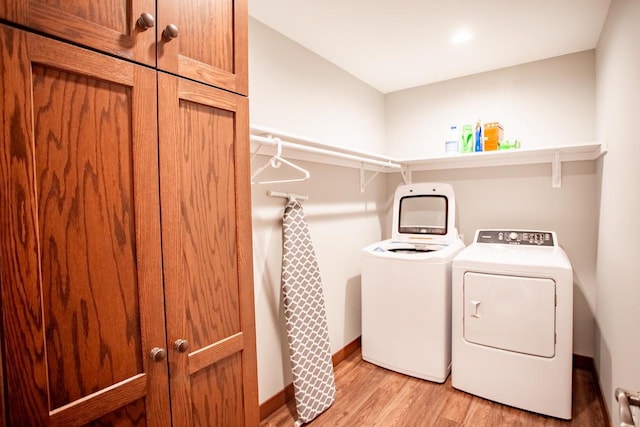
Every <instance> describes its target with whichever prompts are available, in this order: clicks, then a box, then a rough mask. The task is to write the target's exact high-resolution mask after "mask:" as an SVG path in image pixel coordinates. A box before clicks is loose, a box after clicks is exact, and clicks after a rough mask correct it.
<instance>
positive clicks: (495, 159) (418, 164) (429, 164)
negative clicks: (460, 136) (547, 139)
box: [394, 143, 605, 171]
mask: <svg viewBox="0 0 640 427" xmlns="http://www.w3.org/2000/svg"><path fill="white" fill-rule="evenodd" d="M556 153H559V155H560V161H562V162H573V161H580V160H595V159H597V158H598V157H600V156H601V155H603V154H604V153H605V150H603V149H602V146H601V144H600V143H588V144H577V145H565V146H558V147H544V148H532V149H522V148H518V149H512V150H499V151H485V152H482V153H452V154H449V155H443V156H436V157H428V158H418V159H395V160H394V161H395V162H398V163H401V164H403V165H408V166H410V167H411V170H413V171H421V170H436V169H461V168H479V167H489V166H509V165H526V164H534V163H553V161H554V159H555V156H556Z"/></svg>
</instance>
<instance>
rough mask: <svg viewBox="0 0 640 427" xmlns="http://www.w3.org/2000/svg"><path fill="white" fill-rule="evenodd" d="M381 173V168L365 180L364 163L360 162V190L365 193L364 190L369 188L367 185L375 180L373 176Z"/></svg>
mask: <svg viewBox="0 0 640 427" xmlns="http://www.w3.org/2000/svg"><path fill="white" fill-rule="evenodd" d="M379 173H380V170H377V171H376V173H374V174H373V175H372V176H371V177H370V178H369V179H368V180H366V181H365V175H364V163H360V192H361V193H364V190H365V188H367V185H369V184H370V183H371V181H373V178H375V177H376V176H378V174H379Z"/></svg>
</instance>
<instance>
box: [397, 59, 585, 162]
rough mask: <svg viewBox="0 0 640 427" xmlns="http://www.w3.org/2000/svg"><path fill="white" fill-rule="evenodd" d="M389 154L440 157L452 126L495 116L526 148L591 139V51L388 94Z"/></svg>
mask: <svg viewBox="0 0 640 427" xmlns="http://www.w3.org/2000/svg"><path fill="white" fill-rule="evenodd" d="M385 102H386V129H387V136H386V140H387V152H388V154H389V155H392V156H396V157H402V158H412V157H428V156H434V155H441V154H443V153H444V142H445V139H446V137H447V132H448V130H449V126H451V125H452V124H456V125H458V128H459V129H461V128H462V125H463V124H472V125H473V126H475V122H476V121H477V120H478V119H481V120H482V121H483V122H492V121H499V122H500V123H502V125H503V126H504V132H505V138H506V139H508V140H513V139H517V140H519V141H520V142H521V143H522V147H523V148H540V147H547V146H556V145H566V144H576V143H582V142H593V141H594V140H595V120H594V118H595V67H594V52H593V51H586V52H581V53H575V54H571V55H565V56H560V57H557V58H552V59H546V60H543V61H537V62H532V63H529V64H524V65H518V66H515V67H509V68H504V69H500V70H496V71H489V72H486V73H481V74H475V75H472V76H468V77H462V78H457V79H453V80H448V81H445V82H441V83H436V84H430V85H425V86H420V87H417V88H413V89H407V90H403V91H398V92H394V93H391V94H387V96H386V98H385Z"/></svg>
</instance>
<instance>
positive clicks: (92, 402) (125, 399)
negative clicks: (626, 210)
mask: <svg viewBox="0 0 640 427" xmlns="http://www.w3.org/2000/svg"><path fill="white" fill-rule="evenodd" d="M146 388H147V379H146V376H145V375H144V374H140V375H136V376H133V377H131V378H129V379H127V380H125V381H123V382H122V383H120V384H117V385H114V386H112V387H108V388H105V389H103V390H100V391H98V392H97V393H94V394H93V395H90V396H87V397H84V398H82V399H79V400H77V401H75V402H73V403H71V404H69V405H67V406H66V407H63V408H59V409H55V410H53V411H51V414H50V415H51V425H52V426H60V427H63V426H79V425H84V424H86V423H89V422H91V421H93V420H95V419H97V418H98V417H99V418H102V419H108V418H118V417H117V414H115V413H117V412H125V413H126V412H129V411H128V410H123V408H126V407H127V406H129V405H130V404H131V402H134V401H136V400H137V403H136V404H135V405H133V406H134V407H136V406H138V407H139V406H140V402H142V403H144V400H143V399H141V398H142V397H143V396H144V395H145V394H146ZM139 411H140V410H137V411H136V412H139ZM142 412H143V416H144V412H145V411H144V405H143V406H142ZM105 414H107V415H105ZM99 418H98V419H99ZM133 418H134V419H138V418H140V416H135V417H133ZM130 420H131V417H130V416H127V417H126V418H125V419H124V420H119V421H118V422H120V423H123V422H128V421H130Z"/></svg>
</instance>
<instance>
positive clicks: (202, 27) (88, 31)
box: [0, 0, 248, 95]
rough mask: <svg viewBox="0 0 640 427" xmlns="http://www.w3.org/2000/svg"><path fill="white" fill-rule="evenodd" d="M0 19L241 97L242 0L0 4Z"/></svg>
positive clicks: (8, 0)
mask: <svg viewBox="0 0 640 427" xmlns="http://www.w3.org/2000/svg"><path fill="white" fill-rule="evenodd" d="M156 10H157V16H156ZM143 14H147V16H148V17H150V18H151V20H150V21H148V22H152V23H153V26H152V27H149V28H145V25H144V24H142V23H138V20H139V18H140V17H141V16H142V15H143ZM0 18H4V19H6V20H8V21H11V22H15V23H18V24H20V25H24V26H26V27H29V28H33V29H35V30H37V31H40V32H44V33H46V34H49V35H52V36H55V37H57V38H61V39H63V40H67V41H70V42H73V43H77V44H79V45H82V46H87V47H90V48H93V49H96V50H99V51H102V52H107V53H109V54H111V55H116V56H119V57H121V58H125V59H129V60H132V61H136V62H139V63H142V64H146V65H149V66H152V67H155V66H156V64H157V66H158V68H160V69H162V70H165V71H168V72H170V73H173V74H178V75H181V76H185V77H188V78H190V79H193V80H196V81H200V82H203V83H207V84H210V85H212V86H216V87H220V88H223V89H226V90H229V91H232V92H236V93H240V94H243V95H247V68H248V61H247V25H248V23H247V21H248V13H247V1H246V0H209V1H200V0H183V1H180V2H177V1H174V0H157V4H156V1H155V0H100V1H85V0H64V1H60V0H56V1H52V0H0ZM167 26H173V27H172V28H173V29H174V30H175V31H176V33H175V34H177V35H176V37H175V38H173V39H171V38H168V37H166V36H163V33H164V31H165V29H166V28H167Z"/></svg>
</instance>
